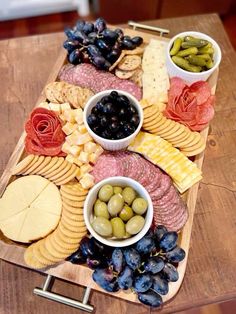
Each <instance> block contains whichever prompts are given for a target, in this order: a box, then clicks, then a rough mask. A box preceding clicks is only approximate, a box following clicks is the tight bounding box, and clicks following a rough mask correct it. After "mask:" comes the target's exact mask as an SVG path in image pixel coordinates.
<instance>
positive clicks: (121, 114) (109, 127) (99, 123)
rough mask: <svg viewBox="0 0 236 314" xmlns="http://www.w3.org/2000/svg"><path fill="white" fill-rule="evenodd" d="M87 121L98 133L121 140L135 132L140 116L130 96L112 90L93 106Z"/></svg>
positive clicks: (107, 137) (111, 138) (104, 136)
mask: <svg viewBox="0 0 236 314" xmlns="http://www.w3.org/2000/svg"><path fill="white" fill-rule="evenodd" d="M87 122H88V125H89V127H90V128H91V130H92V131H93V132H94V133H96V134H97V135H99V136H101V137H103V138H105V139H109V140H120V139H122V138H125V137H127V136H129V135H131V134H132V133H134V131H135V130H136V129H137V127H138V125H139V122H140V118H139V115H138V112H137V109H136V108H135V107H134V105H133V104H132V103H131V102H130V101H129V99H128V97H126V96H125V95H122V94H118V92H117V91H112V92H111V93H110V94H109V95H108V96H104V97H102V98H101V100H100V101H99V102H98V103H97V104H96V106H94V107H93V108H92V110H91V113H90V115H89V116H88V118H87Z"/></svg>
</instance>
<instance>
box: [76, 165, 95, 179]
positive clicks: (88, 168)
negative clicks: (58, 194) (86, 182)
mask: <svg viewBox="0 0 236 314" xmlns="http://www.w3.org/2000/svg"><path fill="white" fill-rule="evenodd" d="M92 170H93V167H92V166H91V165H90V164H84V165H82V166H81V167H80V174H79V175H77V176H76V178H77V179H78V180H80V179H81V178H82V177H83V176H84V175H85V174H86V173H89V172H90V171H92Z"/></svg>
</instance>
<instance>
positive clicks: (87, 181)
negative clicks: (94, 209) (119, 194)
mask: <svg viewBox="0 0 236 314" xmlns="http://www.w3.org/2000/svg"><path fill="white" fill-rule="evenodd" d="M79 182H80V184H81V185H82V187H83V188H84V189H90V188H91V187H92V186H94V177H93V176H92V175H91V174H89V173H86V174H85V175H84V176H83V178H82V179H80V181H79Z"/></svg>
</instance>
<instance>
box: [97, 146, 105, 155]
mask: <svg viewBox="0 0 236 314" xmlns="http://www.w3.org/2000/svg"><path fill="white" fill-rule="evenodd" d="M103 152H104V149H103V148H102V146H100V145H97V149H96V151H95V154H96V155H97V156H98V157H99V156H100V155H101V154H102V153H103Z"/></svg>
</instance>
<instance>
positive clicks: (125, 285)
mask: <svg viewBox="0 0 236 314" xmlns="http://www.w3.org/2000/svg"><path fill="white" fill-rule="evenodd" d="M117 282H118V285H119V287H120V289H123V290H127V289H129V288H131V287H132V285H133V271H132V269H131V268H129V266H125V268H124V269H123V271H122V272H121V273H120V274H119V276H118V279H117Z"/></svg>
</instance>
